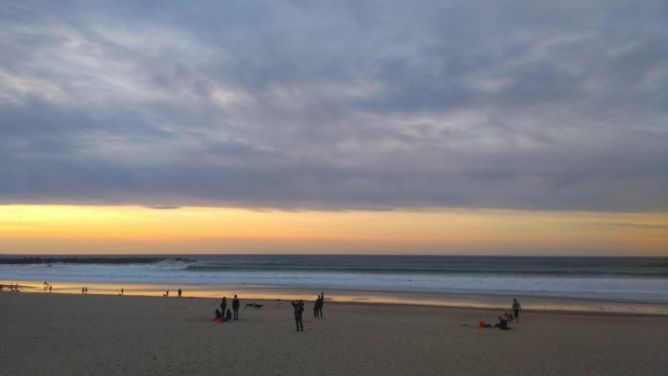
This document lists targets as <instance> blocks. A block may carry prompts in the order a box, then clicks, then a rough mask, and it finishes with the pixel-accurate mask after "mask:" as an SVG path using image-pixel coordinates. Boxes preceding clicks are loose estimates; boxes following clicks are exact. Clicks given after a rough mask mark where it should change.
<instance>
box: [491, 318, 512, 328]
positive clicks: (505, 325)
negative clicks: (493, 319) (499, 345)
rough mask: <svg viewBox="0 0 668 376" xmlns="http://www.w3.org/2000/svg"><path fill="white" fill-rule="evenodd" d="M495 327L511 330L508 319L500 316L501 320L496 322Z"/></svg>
mask: <svg viewBox="0 0 668 376" xmlns="http://www.w3.org/2000/svg"><path fill="white" fill-rule="evenodd" d="M494 327H495V328H499V329H501V330H510V328H509V327H508V320H506V319H504V318H503V317H501V316H499V322H498V323H496V324H494Z"/></svg>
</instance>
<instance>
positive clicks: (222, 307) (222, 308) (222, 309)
mask: <svg viewBox="0 0 668 376" xmlns="http://www.w3.org/2000/svg"><path fill="white" fill-rule="evenodd" d="M226 308H227V298H226V297H224V296H223V300H221V301H220V312H222V313H223V314H225V309H226Z"/></svg>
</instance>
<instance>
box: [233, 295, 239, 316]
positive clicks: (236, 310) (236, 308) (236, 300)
mask: <svg viewBox="0 0 668 376" xmlns="http://www.w3.org/2000/svg"><path fill="white" fill-rule="evenodd" d="M239 305H240V303H239V298H237V296H236V295H234V299H233V300H232V311H234V319H235V320H239Z"/></svg>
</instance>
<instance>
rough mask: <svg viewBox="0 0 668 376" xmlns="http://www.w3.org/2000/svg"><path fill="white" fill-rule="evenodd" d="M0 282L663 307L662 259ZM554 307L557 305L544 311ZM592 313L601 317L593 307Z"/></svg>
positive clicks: (11, 276)
mask: <svg viewBox="0 0 668 376" xmlns="http://www.w3.org/2000/svg"><path fill="white" fill-rule="evenodd" d="M0 281H2V282H0V283H12V282H17V281H22V282H34V283H37V284H36V285H34V286H32V285H31V286H30V287H32V288H35V289H38V288H39V287H41V283H42V282H43V281H48V282H50V283H52V284H53V285H54V286H58V285H61V286H63V287H64V288H67V292H76V291H77V286H83V285H93V286H98V285H99V286H100V289H99V290H100V291H101V292H110V291H115V290H116V289H117V288H118V287H119V286H121V287H122V286H126V287H127V291H129V292H132V291H136V292H140V291H142V292H144V293H146V294H149V295H150V294H151V293H158V292H162V291H163V290H165V289H172V290H174V289H176V288H183V289H184V290H186V291H189V292H191V294H192V295H195V296H217V295H219V294H223V293H225V292H230V293H231V292H232V291H240V292H244V293H246V294H247V296H255V297H263V298H281V297H283V298H289V297H291V296H296V295H300V296H310V295H315V294H316V293H317V292H320V291H328V294H329V297H330V299H333V300H341V301H378V300H383V301H394V302H410V303H418V304H419V303H420V302H424V303H426V304H434V303H443V304H446V303H453V302H455V303H457V305H464V306H490V307H492V306H496V305H498V304H501V302H503V301H506V300H507V299H509V298H510V297H520V298H522V299H524V301H529V302H534V305H536V306H539V305H540V306H542V307H548V308H549V307H551V308H557V309H558V307H564V306H565V305H564V302H578V303H577V304H575V305H577V306H580V307H582V306H591V302H607V303H608V304H607V306H606V307H611V306H615V307H620V306H623V307H632V309H631V311H637V310H638V309H639V308H638V307H640V308H642V307H649V306H652V307H654V308H656V307H659V308H662V309H663V308H666V307H668V258H617V257H485V256H371V255H355V256H350V255H181V256H174V255H169V256H155V255H151V256H141V257H135V256H102V257H97V256H96V257H87V256H60V257H48V258H47V257H46V256H43V257H42V258H41V259H26V258H22V257H10V256H3V257H0ZM555 301H559V302H561V303H559V304H557V305H555V304H551V305H550V304H546V303H547V302H555ZM583 303H586V304H583ZM612 303H614V304H612ZM504 304H505V303H504ZM446 305H447V304H446ZM566 305H568V304H566ZM570 306H571V307H572V306H573V304H570ZM594 306H595V307H603V305H601V304H598V303H596V304H594ZM633 307H635V308H633ZM597 309H598V308H597ZM652 310H653V309H652ZM650 311H651V310H650Z"/></svg>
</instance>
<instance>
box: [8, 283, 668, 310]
mask: <svg viewBox="0 0 668 376" xmlns="http://www.w3.org/2000/svg"><path fill="white" fill-rule="evenodd" d="M10 283H14V284H16V283H18V284H19V286H20V288H21V289H22V290H21V293H27V294H37V295H39V294H45V295H48V294H63V295H83V294H81V288H82V287H84V286H86V287H88V288H89V290H90V289H92V292H90V293H89V294H88V295H96V296H118V295H120V289H121V288H123V289H124V290H125V293H124V297H147V298H158V297H159V298H163V299H165V297H163V296H162V294H163V293H164V292H165V291H166V290H170V296H169V297H167V299H177V298H176V290H177V289H178V288H182V289H183V291H184V296H183V298H182V299H212V300H216V299H220V298H221V297H222V296H228V297H231V296H233V295H234V294H239V295H240V296H244V297H245V298H246V299H251V300H258V301H260V300H261V301H267V302H271V301H289V300H292V299H303V300H305V301H307V302H309V301H311V300H313V297H314V296H315V295H316V294H317V293H319V291H317V292H316V291H314V290H313V289H294V288H276V287H266V286H249V285H232V286H229V285H226V286H212V285H188V284H183V285H181V286H174V285H156V284H130V283H128V284H117V283H115V284H108V283H87V284H86V283H72V282H58V281H53V282H50V283H52V286H55V288H54V290H53V292H51V293H49V292H48V291H44V290H43V288H42V286H43V284H42V283H38V282H35V281H0V284H2V285H4V286H5V287H6V286H7V285H9V284H10ZM312 290H313V291H312ZM3 293H11V292H9V291H7V290H6V289H5V290H3ZM513 297H514V296H511V295H475V294H427V293H406V292H379V291H349V290H338V289H329V290H326V301H327V303H329V304H331V303H334V304H356V305H357V304H359V305H387V306H422V307H439V308H450V309H477V310H485V311H500V312H507V311H508V312H509V311H510V303H511V302H512V298H513ZM517 297H518V299H519V300H520V303H521V304H522V310H523V311H526V312H535V313H539V312H545V313H555V314H561V313H563V314H578V315H599V316H651V317H667V316H668V304H661V303H652V302H649V303H648V302H624V301H610V300H592V299H577V298H559V297H535V296H521V295H520V296H517Z"/></svg>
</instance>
